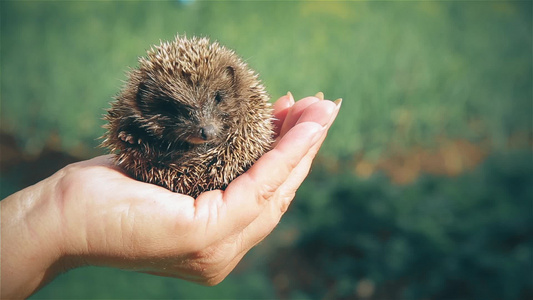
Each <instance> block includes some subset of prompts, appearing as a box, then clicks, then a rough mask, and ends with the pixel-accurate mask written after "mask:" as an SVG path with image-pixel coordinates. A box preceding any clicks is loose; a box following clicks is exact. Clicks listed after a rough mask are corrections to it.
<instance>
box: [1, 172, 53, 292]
mask: <svg viewBox="0 0 533 300" xmlns="http://www.w3.org/2000/svg"><path fill="white" fill-rule="evenodd" d="M59 177H60V174H56V175H54V176H52V177H50V178H48V179H46V180H43V181H41V182H39V183H37V184H35V185H33V186H30V187H28V188H26V189H24V190H21V191H19V192H17V193H15V194H13V195H11V196H9V197H7V198H6V199H4V200H2V201H1V202H0V210H1V216H0V217H1V219H0V221H1V253H0V255H1V262H0V263H1V265H0V266H1V267H0V270H1V276H0V290H1V293H0V297H1V298H2V299H6V298H26V297H28V296H30V295H31V294H32V293H34V292H35V291H37V290H38V289H39V288H40V287H42V286H43V285H44V284H45V283H46V282H48V281H50V280H51V279H53V277H54V276H55V275H56V274H57V272H58V270H57V269H58V265H59V264H58V262H59V259H60V257H61V253H62V251H61V238H62V231H61V227H60V222H61V220H60V212H59V211H58V210H59V209H58V205H57V196H58V195H57V192H56V190H57V189H56V187H57V181H58V178H59Z"/></svg>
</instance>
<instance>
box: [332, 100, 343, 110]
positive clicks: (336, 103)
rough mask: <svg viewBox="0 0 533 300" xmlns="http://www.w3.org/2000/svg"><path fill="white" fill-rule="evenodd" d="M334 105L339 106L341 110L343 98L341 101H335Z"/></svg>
mask: <svg viewBox="0 0 533 300" xmlns="http://www.w3.org/2000/svg"><path fill="white" fill-rule="evenodd" d="M333 103H335V105H337V108H340V107H341V104H342V98H339V99H337V100H335V101H333Z"/></svg>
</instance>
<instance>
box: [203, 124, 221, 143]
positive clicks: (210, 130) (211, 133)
mask: <svg viewBox="0 0 533 300" xmlns="http://www.w3.org/2000/svg"><path fill="white" fill-rule="evenodd" d="M216 135H217V132H216V130H215V126H213V125H211V124H209V125H206V126H204V127H202V128H200V137H201V138H202V139H203V140H205V141H208V140H210V139H212V138H214V137H215V136H216Z"/></svg>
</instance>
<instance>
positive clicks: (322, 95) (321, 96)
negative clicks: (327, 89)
mask: <svg viewBox="0 0 533 300" xmlns="http://www.w3.org/2000/svg"><path fill="white" fill-rule="evenodd" d="M315 97H317V98H318V99H320V100H324V93H322V92H318V93H316V95H315Z"/></svg>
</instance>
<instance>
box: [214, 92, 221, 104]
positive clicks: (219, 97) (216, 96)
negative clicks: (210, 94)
mask: <svg viewBox="0 0 533 300" xmlns="http://www.w3.org/2000/svg"><path fill="white" fill-rule="evenodd" d="M215 101H216V103H217V104H218V103H220V102H222V93H221V92H220V91H217V92H216V93H215Z"/></svg>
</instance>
